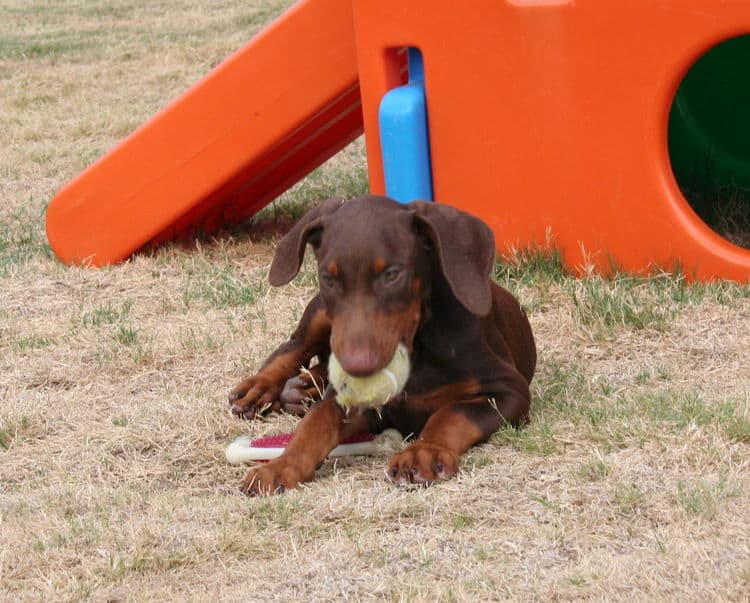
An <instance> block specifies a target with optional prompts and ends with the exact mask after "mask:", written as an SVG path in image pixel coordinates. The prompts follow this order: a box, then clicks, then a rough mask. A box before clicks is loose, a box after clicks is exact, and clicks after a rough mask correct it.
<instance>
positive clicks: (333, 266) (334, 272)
mask: <svg viewBox="0 0 750 603" xmlns="http://www.w3.org/2000/svg"><path fill="white" fill-rule="evenodd" d="M326 269H327V270H328V273H329V274H330V275H331V276H338V275H339V266H338V264H337V263H336V262H330V263H329V264H328V266H327V267H326Z"/></svg>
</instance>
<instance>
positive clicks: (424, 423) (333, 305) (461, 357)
mask: <svg viewBox="0 0 750 603" xmlns="http://www.w3.org/2000/svg"><path fill="white" fill-rule="evenodd" d="M308 243H309V244H310V245H312V247H313V249H314V251H315V256H316V258H317V262H318V273H319V284H320V290H319V293H318V294H317V295H315V297H314V298H313V299H312V301H310V303H309V304H308V306H307V308H306V310H305V312H304V314H303V316H302V319H301V321H300V323H299V325H298V327H297V329H296V330H295V331H294V333H293V334H292V336H291V338H290V339H289V341H287V342H286V343H284V344H283V345H282V346H281V347H279V349H278V350H276V351H275V352H274V353H273V354H272V355H271V356H270V357H269V358H268V360H266V362H265V363H264V364H263V366H262V367H261V369H260V370H259V371H258V373H257V374H256V375H255V376H253V377H250V378H249V379H247V380H245V381H243V382H242V383H241V384H239V385H238V386H237V387H236V388H235V389H234V390H232V392H231V393H230V396H229V401H230V404H231V406H232V410H233V412H234V413H235V414H237V415H240V416H244V417H246V418H251V417H253V416H255V415H256V414H257V413H259V412H265V411H266V410H268V409H270V410H281V409H285V410H287V411H290V412H301V410H302V405H301V402H302V399H303V397H304V396H305V395H306V394H307V390H308V388H309V387H310V385H311V381H310V376H309V373H305V374H300V369H301V368H303V367H308V366H309V365H310V362H311V360H312V359H313V358H315V357H317V358H318V360H319V363H318V364H317V365H316V366H315V367H313V371H314V372H315V374H316V375H317V376H319V377H321V378H323V379H325V374H326V366H327V362H328V358H329V356H330V354H331V352H333V354H335V356H336V358H337V359H338V360H339V362H340V364H341V366H342V367H343V368H344V370H345V371H346V372H347V373H349V374H351V375H354V376H368V375H372V374H374V373H376V372H378V371H379V370H380V369H382V368H383V367H384V366H385V365H386V364H387V363H388V362H389V361H390V360H391V358H392V357H393V355H394V352H395V350H396V347H397V346H398V344H399V343H403V344H404V345H406V347H407V348H408V350H409V354H410V360H411V366H412V369H411V373H410V376H409V379H408V382H407V383H406V387H405V388H404V391H403V392H402V393H401V394H399V395H398V396H396V397H394V398H392V399H391V400H389V401H388V403H387V404H386V405H385V406H384V407H383V408H382V409H380V411H379V412H376V411H375V410H372V409H361V410H353V411H349V412H347V411H346V410H344V409H343V408H342V407H341V406H340V405H339V404H338V403H337V402H336V392H335V391H334V390H333V388H332V387H330V386H329V387H328V389H327V390H326V391H325V394H324V395H323V399H322V400H321V401H319V402H316V403H315V404H314V405H313V406H312V408H310V410H309V411H308V412H307V413H306V414H305V416H304V418H303V419H302V421H301V423H300V424H299V426H298V428H297V430H296V432H295V434H294V436H293V438H292V440H291V442H290V443H289V446H288V447H287V449H286V451H285V452H284V454H283V455H282V456H281V457H279V458H278V459H276V460H274V461H272V462H270V463H268V464H266V465H264V466H262V467H258V468H253V469H251V470H250V472H249V473H248V474H247V477H246V478H245V480H244V482H243V485H242V490H243V491H244V492H246V493H248V494H258V493H260V494H270V493H274V492H279V491H283V490H285V489H286V488H294V487H296V486H297V485H298V484H299V483H301V482H305V481H309V480H311V479H313V475H314V473H315V470H316V468H317V467H318V466H319V465H320V464H321V463H322V462H323V460H324V459H325V458H326V456H327V455H328V453H329V452H330V451H331V450H332V449H333V448H334V447H335V446H336V445H337V444H338V443H339V442H340V441H342V440H344V439H346V438H349V437H351V436H353V435H356V434H358V433H361V432H367V431H370V432H373V433H378V432H381V431H383V430H384V429H386V428H388V427H394V428H396V429H398V430H399V431H400V432H401V433H402V434H415V435H416V434H419V437H418V439H417V440H416V441H414V443H412V444H411V445H410V446H408V447H407V448H406V449H405V450H403V451H402V452H399V453H398V454H396V455H395V456H394V457H393V458H392V459H391V462H390V467H389V469H388V476H389V478H390V479H391V480H392V481H394V482H396V483H400V484H401V483H420V484H429V483H431V482H433V481H435V480H438V479H444V478H448V477H450V476H452V475H454V474H455V473H456V471H457V470H458V458H459V457H460V456H461V455H462V454H463V453H464V452H466V450H468V449H469V448H470V447H471V446H472V445H474V444H477V443H479V442H483V441H485V440H487V439H488V438H489V437H490V436H491V435H492V433H494V432H495V431H496V430H497V429H498V428H499V427H501V426H502V425H518V424H520V423H522V422H524V421H525V420H527V417H528V411H529V402H530V400H529V383H530V381H531V378H532V375H533V374H534V368H535V364H536V348H535V345H534V338H533V335H532V333H531V327H530V325H529V322H528V320H527V318H526V314H525V313H524V311H523V310H522V309H521V307H520V306H519V304H518V302H517V301H516V300H515V299H514V298H513V296H512V295H511V294H510V293H508V292H507V291H506V290H505V289H502V288H501V287H499V286H497V285H496V284H495V283H493V282H492V281H491V280H490V272H491V270H492V268H493V261H494V253H495V245H494V239H493V236H492V231H491V230H490V229H489V228H488V227H487V225H485V224H484V223H483V222H482V221H480V220H478V219H477V218H475V217H473V216H471V215H469V214H467V213H464V212H462V211H459V210H457V209H454V208H452V207H449V206H446V205H439V204H437V203H429V202H423V201H415V202H413V203H409V204H400V203H396V202H395V201H392V200H390V199H387V198H385V197H375V196H365V197H361V198H358V199H354V200H352V201H344V200H342V199H329V200H328V201H326V202H324V203H323V204H322V205H320V206H319V207H316V208H314V209H312V210H311V211H309V212H308V213H307V214H306V215H305V216H303V218H302V219H301V220H300V221H299V223H297V224H296V225H295V226H294V228H293V229H292V230H291V231H290V232H289V233H288V234H287V235H286V236H285V237H284V238H283V239H282V240H281V241H280V242H279V244H278V247H277V249H276V255H275V257H274V259H273V263H272V264H271V271H270V276H269V280H270V282H271V284H272V285H275V286H280V285H284V284H286V283H288V282H289V281H291V280H292V279H293V278H294V276H295V275H296V274H297V272H298V271H299V267H300V264H301V262H302V259H303V256H304V253H305V247H306V245H307V244H308Z"/></svg>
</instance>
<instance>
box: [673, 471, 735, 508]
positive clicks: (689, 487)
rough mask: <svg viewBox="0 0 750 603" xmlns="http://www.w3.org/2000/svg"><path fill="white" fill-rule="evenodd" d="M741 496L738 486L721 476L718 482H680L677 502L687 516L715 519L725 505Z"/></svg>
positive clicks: (676, 497) (676, 495)
mask: <svg viewBox="0 0 750 603" xmlns="http://www.w3.org/2000/svg"><path fill="white" fill-rule="evenodd" d="M741 494H742V491H741V488H740V487H739V485H738V484H736V483H733V482H730V480H729V479H728V478H727V476H726V475H720V476H719V477H718V478H717V479H716V480H705V479H703V480H696V481H691V482H685V481H678V482H677V492H676V494H675V500H676V502H677V503H678V504H679V505H680V507H682V509H683V510H684V511H685V513H686V514H687V515H693V516H699V517H703V518H704V519H713V518H715V517H716V514H717V513H718V511H719V509H720V508H721V506H722V504H723V503H725V502H726V501H727V500H729V499H731V498H737V497H738V496H740V495H741Z"/></svg>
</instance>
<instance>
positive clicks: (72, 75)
mask: <svg viewBox="0 0 750 603" xmlns="http://www.w3.org/2000/svg"><path fill="white" fill-rule="evenodd" d="M288 4H289V3H288V2H270V1H269V2H264V1H261V0H253V1H252V2H240V1H239V0H224V1H222V2H221V3H220V4H219V5H212V6H209V5H205V3H199V2H197V1H193V0H188V1H186V2H183V1H180V2H176V1H175V0H164V1H163V2H158V3H148V2H145V0H132V1H130V2H127V3H115V2H112V1H111V0H96V1H94V2H85V3H81V2H72V1H64V0H57V1H55V2H21V1H20V0H8V1H6V3H5V4H4V5H3V8H2V11H0V12H2V13H3V19H2V20H0V78H2V82H3V91H4V94H3V95H2V96H1V97H0V129H1V130H2V131H3V132H4V133H7V136H4V140H6V141H8V144H6V145H5V146H4V147H3V153H2V154H0V191H1V192H2V198H3V200H4V202H3V206H2V207H1V208H0V349H2V354H0V369H1V370H0V542H1V543H2V545H0V577H1V578H0V599H2V600H14V601H15V600H21V601H23V600H29V601H31V600H63V601H71V600H99V599H107V600H123V601H143V600H160V601H161V600H254V599H258V598H263V599H277V600H290V599H300V598H303V599H306V600H307V599H309V600H338V599H351V600H360V599H381V600H382V599H385V600H398V601H402V600H445V601H472V600H498V599H499V600H549V599H576V600H578V599H605V600H623V599H626V598H627V599H628V600H631V599H636V600H660V599H670V600H674V599H678V598H683V599H687V600H709V599H710V600H744V599H747V597H748V596H750V590H749V589H750V567H749V566H748V563H747V551H748V547H750V540H748V534H747V529H746V526H747V525H750V478H749V477H748V476H750V462H749V461H748V458H749V457H748V446H750V398H748V392H749V391H750V374H749V373H748V365H747V358H748V357H750V331H749V329H750V287H748V286H741V285H736V284H732V283H714V284H710V285H697V284H692V283H689V282H688V281H687V280H686V279H685V278H684V277H683V276H682V275H680V274H668V273H663V274H656V275H655V276H653V277H652V278H648V279H636V278H632V277H629V276H627V275H624V274H621V273H618V272H616V271H615V274H613V275H612V276H609V277H606V278H605V277H601V276H597V275H594V274H591V275H587V276H585V277H583V278H580V279H576V278H573V277H572V276H571V275H570V274H569V273H568V271H567V270H566V269H565V267H564V266H563V264H562V261H561V259H560V257H559V254H557V253H556V252H555V251H554V249H553V250H542V249H536V250H518V251H517V252H516V253H515V255H513V256H512V257H511V258H510V259H506V260H504V261H501V262H499V263H498V264H497V266H496V270H495V278H496V280H497V281H498V282H499V283H501V284H502V285H503V286H506V287H508V288H509V289H511V290H512V291H513V292H514V293H515V294H516V295H517V296H518V297H519V298H520V299H521V301H522V302H523V303H524V305H525V306H526V308H527V310H528V313H529V316H530V320H531V322H532V325H533V328H534V331H535V333H536V338H537V342H538V347H539V366H538V371H537V374H536V376H535V379H534V382H533V384H532V393H533V407H532V415H531V422H530V423H529V425H528V426H526V427H525V428H523V429H503V430H501V431H500V432H498V433H497V434H496V435H494V436H493V437H492V438H491V439H490V441H489V442H487V443H486V444H484V445H482V446H479V447H476V448H474V449H472V450H471V451H469V453H468V454H467V455H466V456H465V458H464V459H463V461H462V469H461V472H460V474H459V475H458V476H457V478H456V479H454V480H451V481H450V482H447V483H445V484H441V485H439V486H436V487H432V488H429V489H414V490H400V489H397V488H393V487H391V486H389V485H387V484H386V483H385V480H384V467H385V466H386V464H387V461H388V456H387V454H386V453H383V454H380V455H376V456H373V457H366V458H365V457H354V458H343V459H339V460H337V461H336V462H326V463H325V464H324V465H323V466H322V467H321V469H320V470H319V472H318V479H317V480H316V481H315V482H313V483H312V484H310V485H308V486H306V487H304V488H302V489H300V490H299V491H296V492H290V493H287V494H286V495H285V496H283V497H279V498H275V499H268V500H262V499H261V500H250V499H246V498H244V497H242V496H240V495H239V494H238V491H237V485H238V483H239V481H240V479H241V477H242V474H243V469H242V468H236V467H231V466H229V465H227V463H226V462H225V460H224V457H223V449H224V447H225V446H226V445H227V444H228V443H229V442H230V441H231V440H232V439H233V438H234V437H235V436H237V435H239V434H243V433H247V432H250V433H252V434H255V435H258V436H263V435H269V434H272V433H279V432H285V431H290V430H292V429H293V428H294V426H295V424H296V421H297V420H296V419H295V418H292V417H288V416H274V417H269V418H267V419H264V420H262V421H258V422H254V423H249V424H248V423H243V422H241V421H238V420H237V419H235V418H233V417H232V416H231V415H230V414H229V413H228V412H227V410H226V401H225V398H226V392H227V391H228V390H229V388H230V387H231V386H232V385H233V384H234V383H235V382H236V381H238V380H239V379H241V378H243V377H245V376H246V375H247V374H248V373H249V372H251V371H252V370H254V369H255V368H257V367H258V366H259V364H260V363H261V362H262V361H263V359H264V358H265V357H266V356H267V354H268V353H270V352H271V351H272V350H273V349H274V347H275V346H276V345H278V343H279V342H280V341H282V340H283V339H284V338H286V337H287V336H288V335H289V333H290V332H291V330H292V329H293V327H294V325H295V323H296V321H297V320H298V319H299V317H300V315H301V312H302V310H303V308H304V306H305V303H306V301H307V300H308V299H309V298H310V297H311V296H312V294H313V292H314V290H315V283H316V277H315V270H314V265H313V262H312V261H311V259H310V258H307V259H306V261H305V263H304V265H303V269H302V271H301V273H300V275H299V276H298V277H297V278H296V279H295V281H294V282H293V283H291V284H290V285H288V286H286V287H284V288H283V289H273V288H270V287H269V286H268V284H267V280H266V275H267V271H268V266H269V263H270V259H271V257H272V253H273V245H274V243H275V240H276V239H277V237H278V236H279V235H280V234H281V233H282V232H283V231H284V230H285V229H286V228H288V227H289V225H290V224H291V223H292V222H293V221H294V220H295V219H297V218H298V217H299V216H300V215H301V214H302V213H303V212H304V211H305V210H306V209H307V208H308V207H310V205H311V204H313V203H317V202H319V200H320V199H321V198H324V197H327V196H331V195H338V194H341V195H345V196H355V195H358V194H361V193H363V192H364V191H365V190H366V188H367V182H366V169H365V164H364V150H363V142H362V141H361V140H359V141H357V142H355V143H354V144H353V145H351V146H349V147H348V148H347V149H345V150H344V151H343V152H342V153H341V154H339V155H338V156H337V157H336V158H334V159H333V160H332V161H330V162H328V163H327V164H325V165H324V166H321V168H320V169H319V170H317V171H316V172H314V173H313V174H312V175H311V176H310V177H309V178H308V179H306V180H304V181H303V182H301V183H300V184H299V185H297V186H296V187H294V188H293V189H292V190H291V191H289V192H287V193H286V194H285V195H284V196H283V197H282V198H281V199H280V200H279V201H277V202H275V203H274V204H273V205H272V206H269V207H268V208H266V209H265V210H264V211H263V212H261V214H259V215H258V216H256V217H255V218H254V219H253V220H251V221H249V222H248V223H246V224H242V225H236V226H235V227H233V228H232V229H228V230H227V231H226V232H224V233H219V234H218V235H217V236H216V237H214V238H204V239H201V240H198V241H194V242H192V243H190V244H174V245H167V246H164V247H161V248H159V249H156V250H152V251H149V252H148V253H143V254H139V255H138V256H136V257H134V258H133V259H132V260H130V261H129V262H126V263H124V264H121V265H119V266H114V267H111V268H107V269H104V270H83V269H79V268H67V267H64V266H61V265H60V264H59V263H58V262H57V261H56V260H55V258H54V257H53V256H52V255H51V252H50V249H49V246H48V244H47V241H46V237H45V233H44V223H43V217H44V211H45V208H46V203H47V202H48V200H49V199H50V198H51V196H52V195H53V194H54V192H55V191H56V190H58V189H59V188H60V187H61V186H62V185H63V184H64V183H65V182H66V181H67V180H68V179H69V178H71V177H72V176H74V175H75V174H77V173H78V172H79V171H80V170H81V169H83V168H84V167H85V166H86V165H87V164H88V163H89V162H90V161H92V160H94V159H95V158H96V157H98V155H99V154H100V153H101V152H103V151H104V150H106V149H107V148H109V147H110V146H111V145H112V144H115V143H116V142H117V140H118V139H119V138H120V137H121V136H122V135H123V134H124V133H126V132H127V131H129V130H130V129H132V128H133V127H135V126H137V125H138V124H139V123H141V122H142V121H143V120H145V119H146V118H147V117H149V116H150V115H152V114H153V113H154V111H156V110H158V108H160V107H162V106H164V104H166V103H167V102H168V101H169V100H170V99H171V98H173V97H174V96H175V95H176V94H179V93H180V92H181V91H183V90H184V89H186V88H187V87H188V86H189V85H190V83H191V82H193V81H195V80H196V79H197V78H198V77H200V76H201V75H202V74H204V73H205V72H206V71H207V69H209V68H210V67H211V66H212V65H215V64H216V63H217V62H218V61H219V60H221V59H222V57H224V56H226V55H227V54H229V53H230V52H231V51H232V50H233V49H235V48H237V47H238V46H239V45H241V44H242V43H243V42H244V41H245V40H246V39H248V38H249V37H250V36H251V35H252V34H253V32H254V31H257V29H258V28H260V27H261V26H262V25H263V24H264V23H266V22H267V21H268V20H269V19H271V18H272V17H273V16H274V15H276V14H278V12H280V11H281V10H282V9H283V8H284V7H285V6H287V5H288ZM707 560H708V561H707ZM498 568H502V570H499V569H498Z"/></svg>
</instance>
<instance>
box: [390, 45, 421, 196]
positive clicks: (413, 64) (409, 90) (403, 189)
mask: <svg viewBox="0 0 750 603" xmlns="http://www.w3.org/2000/svg"><path fill="white" fill-rule="evenodd" d="M407 54H408V61H409V82H408V83H407V84H406V85H404V86H399V87H398V88H394V89H393V90H389V91H388V92H387V93H386V95H385V96H384V97H383V100H382V101H380V110H379V112H378V120H379V123H380V146H381V151H382V154H383V171H384V172H385V192H386V194H387V195H388V196H389V197H391V198H392V199H395V200H396V201H401V202H402V203H408V202H409V201H414V200H415V199H423V200H427V201H432V170H431V167H430V140H429V135H428V132H427V103H426V100H425V85H424V63H423V61H422V53H421V52H420V51H419V49H417V48H409V49H407Z"/></svg>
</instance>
